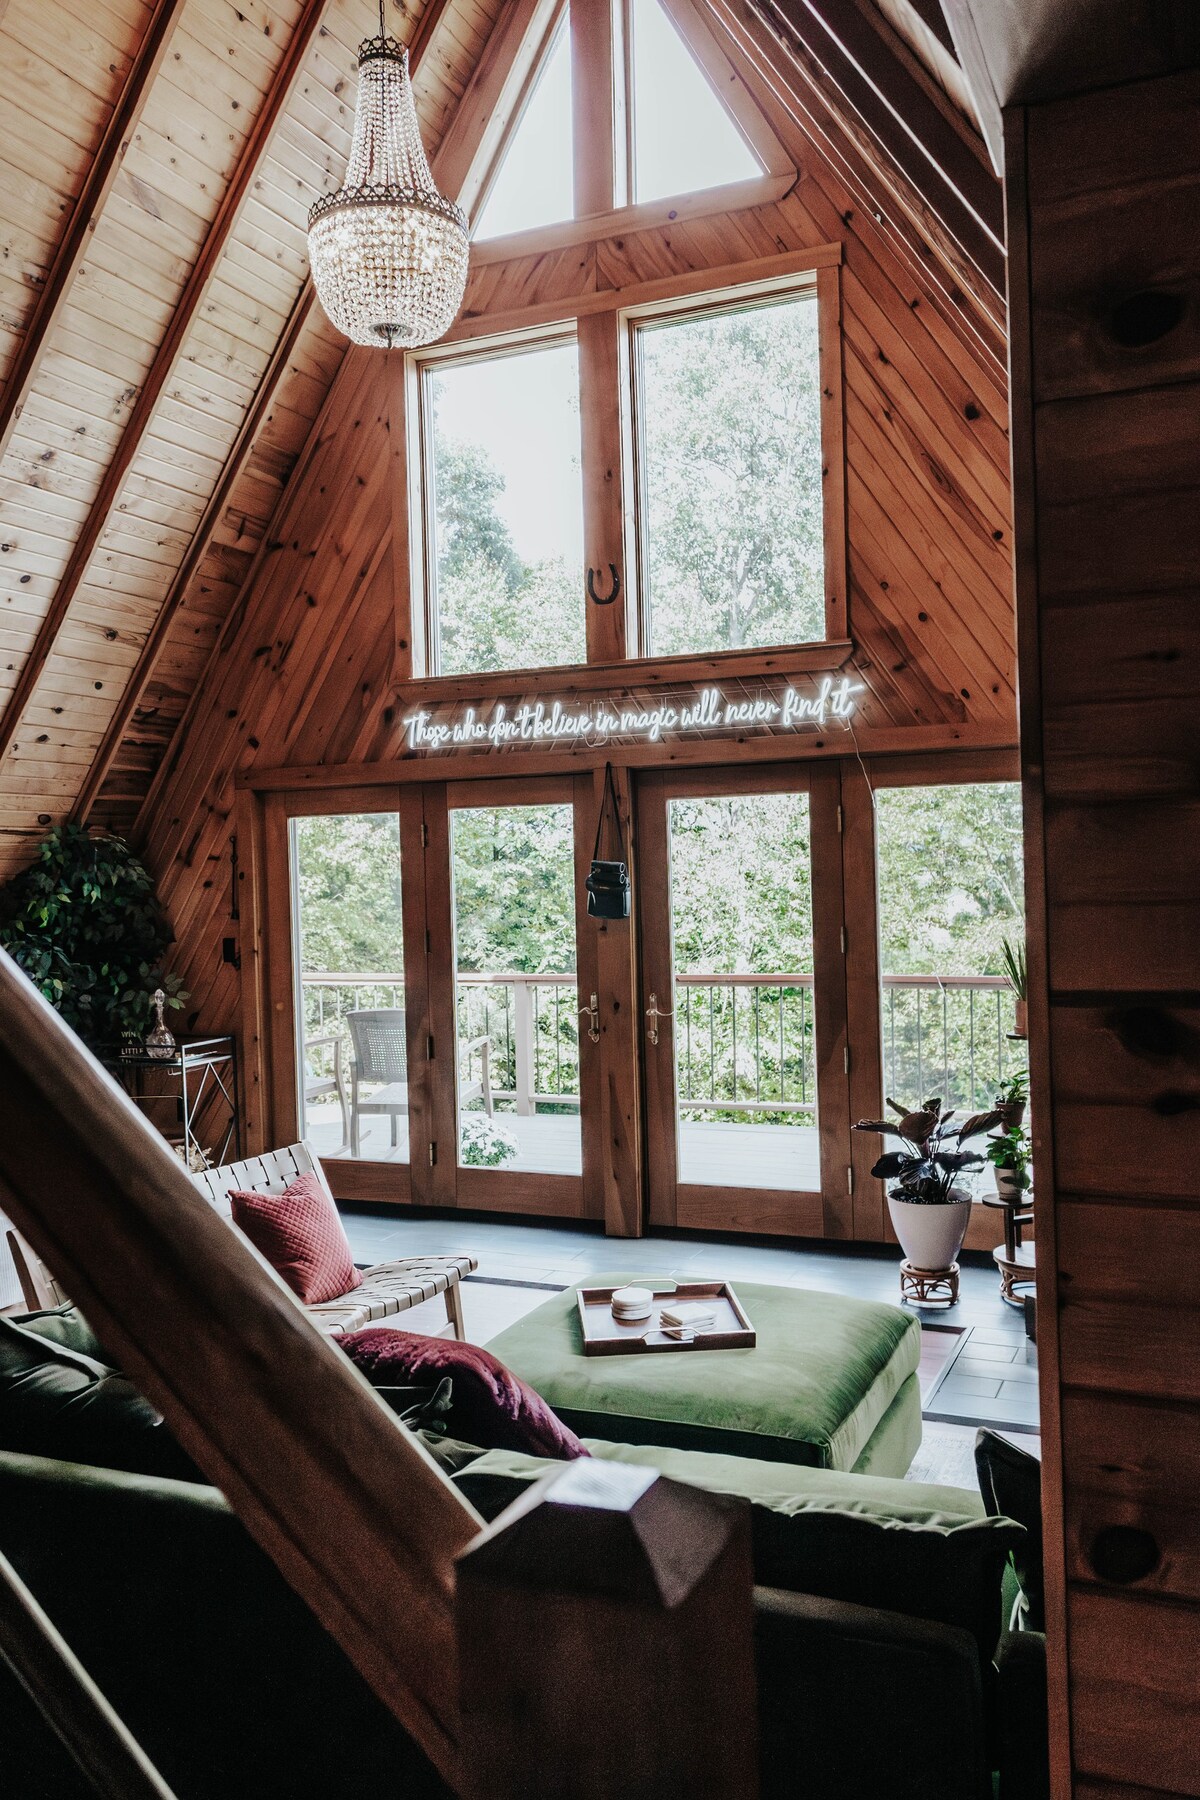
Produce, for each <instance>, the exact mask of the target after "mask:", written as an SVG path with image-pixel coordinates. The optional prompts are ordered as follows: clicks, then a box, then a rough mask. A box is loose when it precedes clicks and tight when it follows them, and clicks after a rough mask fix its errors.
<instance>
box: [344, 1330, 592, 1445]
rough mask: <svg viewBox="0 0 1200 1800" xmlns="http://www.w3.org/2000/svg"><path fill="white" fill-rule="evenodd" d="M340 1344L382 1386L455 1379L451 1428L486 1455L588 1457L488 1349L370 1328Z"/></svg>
mask: <svg viewBox="0 0 1200 1800" xmlns="http://www.w3.org/2000/svg"><path fill="white" fill-rule="evenodd" d="M337 1341H338V1343H339V1344H340V1345H341V1347H342V1349H343V1350H344V1351H345V1352H346V1354H347V1356H349V1358H350V1360H351V1361H352V1362H353V1363H354V1365H355V1367H356V1368H358V1369H360V1370H361V1371H362V1373H363V1374H364V1375H365V1376H366V1378H367V1380H368V1381H369V1382H371V1383H372V1384H373V1385H374V1386H376V1387H389V1386H401V1387H402V1386H406V1385H407V1384H408V1383H409V1382H414V1381H417V1382H419V1381H426V1380H429V1379H430V1378H431V1377H436V1378H437V1379H438V1380H439V1381H440V1380H441V1379H442V1377H443V1376H445V1375H449V1376H450V1377H451V1379H452V1381H453V1383H454V1398H453V1402H452V1404H451V1410H450V1414H449V1417H448V1418H447V1420H446V1428H447V1430H448V1431H449V1433H450V1435H451V1437H456V1438H462V1440H463V1441H464V1443H468V1444H474V1445H476V1446H477V1447H478V1448H479V1449H480V1450H523V1451H525V1452H526V1454H527V1455H529V1456H550V1457H557V1458H558V1459H559V1460H560V1461H561V1462H569V1461H570V1460H571V1458H572V1457H576V1456H587V1455H588V1454H589V1453H588V1451H587V1450H585V1449H584V1447H583V1444H582V1443H581V1442H580V1440H579V1439H578V1438H577V1437H576V1436H575V1433H574V1432H573V1431H571V1430H570V1429H569V1428H568V1427H567V1426H566V1425H564V1424H563V1422H562V1420H561V1419H560V1418H559V1417H558V1414H557V1413H555V1412H553V1411H552V1410H551V1408H550V1407H549V1406H548V1405H547V1404H546V1402H545V1401H544V1400H543V1399H542V1396H541V1395H540V1394H538V1393H535V1392H534V1390H533V1389H532V1388H531V1387H530V1386H529V1385H528V1383H527V1382H524V1381H522V1380H521V1378H520V1376H519V1375H514V1374H513V1372H512V1370H511V1369H506V1368H505V1366H504V1364H503V1363H502V1362H499V1361H498V1360H497V1359H496V1357H494V1356H493V1355H492V1353H491V1351H490V1350H481V1349H480V1348H479V1346H478V1344H461V1343H459V1342H458V1340H457V1339H456V1338H437V1337H421V1336H420V1335H419V1334H418V1333H417V1332H415V1331H392V1330H390V1329H389V1328H388V1327H387V1326H386V1325H372V1326H369V1327H368V1328H367V1329H366V1330H365V1331H348V1332H347V1333H346V1335H345V1336H344V1337H340V1338H339V1339H338V1340H337Z"/></svg>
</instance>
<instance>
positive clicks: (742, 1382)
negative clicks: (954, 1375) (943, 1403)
mask: <svg viewBox="0 0 1200 1800" xmlns="http://www.w3.org/2000/svg"><path fill="white" fill-rule="evenodd" d="M638 1280H641V1281H642V1282H645V1281H646V1280H647V1278H646V1277H645V1276H641V1277H639V1276H636V1275H634V1276H630V1275H597V1276H596V1277H595V1278H594V1279H593V1280H590V1281H588V1282H587V1283H586V1284H585V1285H586V1286H588V1287H615V1286H619V1285H620V1284H621V1283H622V1282H625V1281H638ZM734 1288H735V1291H736V1293H737V1296H738V1299H739V1300H740V1301H741V1303H742V1306H743V1307H744V1309H745V1311H746V1312H747V1313H748V1314H749V1317H750V1322H751V1324H752V1325H753V1326H754V1329H755V1332H756V1333H757V1337H758V1342H757V1344H756V1345H755V1347H754V1349H753V1350H681V1351H679V1352H678V1353H677V1354H672V1353H661V1354H655V1355H632V1356H585V1355H584V1354H583V1341H582V1336H581V1333H580V1329H579V1320H578V1316H577V1313H576V1301H575V1291H574V1289H568V1290H567V1291H566V1292H565V1293H562V1294H556V1295H555V1296H554V1298H553V1299H552V1300H547V1301H546V1303H545V1305H544V1306H539V1307H538V1308H537V1310H536V1311H535V1312H532V1313H530V1314H528V1316H527V1317H526V1318H524V1319H520V1320H518V1322H517V1323H516V1324H515V1325H512V1326H510V1327H509V1329H508V1330H507V1331H502V1332H501V1333H500V1336H499V1337H496V1338H493V1339H492V1340H491V1342H490V1343H489V1344H488V1346H487V1347H488V1349H489V1350H490V1351H491V1352H492V1353H493V1355H495V1356H498V1357H499V1358H500V1360H501V1362H503V1363H506V1364H507V1365H508V1367H509V1368H510V1369H512V1370H513V1371H514V1372H515V1373H516V1374H518V1375H520V1376H521V1377H522V1378H523V1379H524V1380H525V1381H527V1382H528V1383H529V1384H530V1386H531V1387H533V1388H536V1389H537V1391H538V1393H539V1394H541V1395H543V1397H544V1398H545V1399H546V1400H548V1401H549V1403H550V1405H551V1406H552V1407H553V1408H554V1410H555V1412H556V1413H557V1414H558V1415H559V1417H560V1418H561V1419H563V1420H564V1421H565V1423H566V1424H568V1425H569V1426H570V1427H571V1428H572V1430H573V1431H577V1432H578V1433H579V1434H580V1436H581V1437H598V1438H604V1439H605V1440H606V1441H608V1442H615V1443H626V1444H659V1445H663V1446H666V1447H668V1448H672V1449H678V1450H709V1451H716V1452H719V1453H721V1454H725V1455H730V1456H753V1457H756V1458H758V1459H759V1460H760V1461H764V1462H788V1463H807V1464H810V1465H814V1466H816V1467H817V1468H824V1469H846V1470H854V1471H856V1472H857V1473H859V1474H864V1475H903V1474H904V1473H905V1472H906V1471H907V1469H908V1467H909V1464H910V1463H911V1462H912V1459H913V1457H914V1455H915V1454H916V1451H917V1448H918V1446H919V1444H920V1442H921V1390H920V1386H919V1384H918V1381H917V1363H918V1362H919V1360H920V1355H921V1327H920V1323H919V1322H918V1321H917V1320H916V1319H914V1318H912V1317H910V1316H909V1315H908V1314H906V1313H902V1312H901V1311H900V1310H899V1308H898V1307H895V1306H884V1305H881V1304H879V1303H877V1302H875V1301H869V1300H848V1299H846V1298H845V1297H844V1296H843V1295H841V1294H823V1293H815V1292H811V1291H809V1290H808V1289H805V1288H783V1287H759V1286H757V1285H755V1284H754V1283H752V1282H745V1281H738V1282H735V1283H734Z"/></svg>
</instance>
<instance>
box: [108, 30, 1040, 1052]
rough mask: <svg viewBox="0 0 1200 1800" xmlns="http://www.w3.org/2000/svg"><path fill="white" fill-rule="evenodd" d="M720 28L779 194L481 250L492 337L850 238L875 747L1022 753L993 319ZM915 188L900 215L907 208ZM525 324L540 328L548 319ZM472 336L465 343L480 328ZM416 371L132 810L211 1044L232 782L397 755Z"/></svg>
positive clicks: (232, 984) (755, 41) (349, 363)
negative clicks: (1008, 748) (780, 165)
mask: <svg viewBox="0 0 1200 1800" xmlns="http://www.w3.org/2000/svg"><path fill="white" fill-rule="evenodd" d="M715 11H716V13H717V14H718V16H720V15H722V14H727V15H728V25H729V36H728V40H727V43H728V50H729V54H730V55H731V57H733V59H734V61H735V66H736V68H737V70H738V74H739V79H740V80H741V81H742V82H743V83H744V84H745V87H746V89H747V92H748V93H749V94H751V95H752V96H753V98H754V101H755V103H756V104H757V105H759V106H760V107H761V108H762V110H763V112H764V114H765V115H766V116H767V117H768V119H769V120H770V123H771V125H772V127H773V129H774V130H775V132H776V134H777V135H778V137H779V139H780V140H781V142H783V143H784V144H785V146H786V147H787V149H788V151H789V153H790V155H791V156H792V158H793V160H794V162H795V164H796V166H797V168H798V171H799V175H798V179H797V181H796V183H795V186H794V187H793V189H792V191H791V192H790V193H789V194H788V195H786V197H783V198H781V199H778V200H776V201H773V202H772V203H770V204H767V205H760V206H757V207H752V208H749V209H744V210H741V211H738V212H735V213H732V214H722V213H719V212H714V213H709V214H707V216H699V215H697V216H692V217H688V218H686V219H680V220H678V221H674V222H663V223H660V224H656V225H648V226H646V227H645V228H644V229H641V230H637V231H624V230H620V229H618V228H617V226H616V224H615V222H613V223H606V224H605V225H604V226H603V227H602V230H601V233H600V234H599V235H597V236H595V237H591V236H589V235H588V233H587V230H586V226H585V225H583V224H581V223H580V222H576V223H575V224H574V225H573V226H572V227H571V228H570V229H569V230H568V232H567V233H566V241H565V242H564V243H563V244H562V245H561V247H560V248H558V249H553V248H548V247H546V245H545V244H544V243H543V242H541V241H540V240H538V241H531V242H530V243H528V244H526V245H522V244H521V243H512V242H510V243H509V244H508V245H507V246H506V245H505V244H500V245H495V246H489V247H488V248H486V249H485V250H484V251H483V253H482V254H479V255H477V257H476V261H475V265H474V271H473V274H472V278H471V281H470V284H469V290H468V296H467V301H466V306H465V308H464V316H465V317H468V318H469V319H470V320H472V321H474V320H478V321H479V322H480V328H482V326H483V324H485V323H486V324H488V325H489V328H490V324H491V323H492V322H493V321H495V320H496V319H498V318H500V317H501V316H504V317H505V318H507V319H511V320H513V322H515V323H519V322H521V320H522V319H528V318H529V317H530V316H531V315H530V310H529V309H531V308H532V309H539V308H541V309H542V311H543V312H544V313H546V314H549V315H552V314H553V313H554V312H555V309H556V303H560V302H561V301H562V299H563V297H564V296H572V295H577V294H580V293H583V292H585V291H595V290H597V289H598V288H600V287H608V286H623V285H626V284H628V283H631V282H638V281H644V280H648V279H653V278H656V277H659V276H663V275H666V274H674V273H678V272H683V271H689V270H705V269H713V270H722V271H726V272H727V271H728V270H729V269H730V267H731V266H733V265H742V266H743V267H749V266H750V265H752V264H753V263H754V262H755V261H756V260H757V259H762V258H771V257H778V256H779V255H780V254H781V253H785V252H799V251H802V250H804V249H805V248H806V247H815V246H825V247H828V246H831V245H832V246H837V245H841V246H844V267H843V269H842V304H843V319H844V332H843V338H842V364H843V378H844V387H845V479H846V490H847V503H848V509H847V510H848V526H849V593H848V606H849V626H850V635H851V636H852V638H853V639H854V642H855V647H856V648H855V669H856V671H857V674H858V677H859V678H860V679H862V680H863V681H864V682H865V684H866V692H865V693H864V696H863V702H864V703H863V708H862V713H861V722H862V730H861V731H860V734H859V736H860V739H861V741H862V743H863V744H864V746H865V747H870V744H871V742H872V740H873V735H874V734H877V741H878V742H879V743H881V744H884V745H885V746H889V747H892V748H900V747H905V748H909V747H911V748H912V749H930V748H934V747H943V746H944V747H947V748H952V747H955V746H959V747H963V748H965V747H968V746H980V747H995V746H1001V745H1011V744H1014V743H1015V735H1016V719H1015V700H1014V666H1013V659H1014V651H1013V627H1012V608H1011V600H1010V594H1009V582H1010V545H1009V531H1010V525H1009V514H1010V508H1009V482H1008V443H1007V392H1006V383H1005V375H1004V343H1003V316H1002V314H1003V309H1002V306H1001V303H1000V301H999V298H998V296H997V295H996V294H995V292H994V290H991V289H990V288H989V286H988V284H987V282H986V281H985V280H984V279H983V278H982V277H980V276H979V274H978V272H977V271H974V270H973V269H972V268H971V267H970V266H969V265H968V264H967V262H966V259H964V258H962V257H961V255H959V254H958V253H957V252H956V251H955V250H954V247H953V246H952V245H948V244H947V243H946V242H945V241H943V239H942V238H941V237H940V235H939V234H938V232H937V231H936V230H935V229H933V228H932V227H930V228H923V227H922V223H921V220H922V216H923V215H922V208H921V207H920V205H919V203H918V202H917V201H916V200H915V198H914V197H913V196H912V194H911V192H910V191H909V190H907V189H906V188H905V186H904V183H903V180H902V178H901V177H900V176H899V175H898V174H897V173H896V172H895V171H894V170H893V171H891V172H890V174H889V179H888V181H887V182H885V181H883V180H882V178H881V177H880V174H879V171H878V168H877V166H876V164H875V162H874V161H873V160H872V159H871V158H870V157H869V156H868V155H867V153H866V150H865V148H864V144H863V142H862V141H861V137H860V136H859V135H856V134H855V132H854V131H853V130H849V129H847V127H846V124H845V122H844V121H843V119H842V117H841V116H840V115H839V114H838V112H837V111H836V110H835V108H834V107H833V106H832V104H831V103H830V100H829V98H828V96H827V94H826V93H825V90H824V87H823V84H822V82H821V81H820V80H819V79H818V78H817V77H816V76H815V75H814V73H813V71H812V70H811V69H808V68H807V67H806V66H805V65H804V64H803V63H802V62H800V61H797V58H796V53H795V52H794V51H789V50H788V49H787V48H786V47H785V46H783V45H782V44H781V42H780V41H779V39H778V38H777V37H776V36H775V35H774V34H773V33H771V32H770V31H768V30H767V29H766V28H765V27H764V26H763V25H762V23H761V21H760V20H758V19H757V16H756V15H753V14H752V13H751V10H750V9H745V8H737V7H729V8H721V7H717V8H716V9H715ZM901 197H906V200H907V204H901ZM533 316H535V317H536V316H537V312H536V310H535V311H534V314H533ZM474 328H475V326H474V325H468V326H467V327H466V329H474ZM402 373H403V370H402V363H401V359H400V358H399V357H397V356H388V355H384V354H379V353H374V352H366V351H356V350H353V351H351V352H350V353H349V354H348V355H347V357H346V359H345V362H344V364H343V367H342V370H341V373H340V375H339V377H338V379H337V381H336V383H335V385H334V388H333V391H332V393H331V395H330V398H329V400H328V402H327V404H326V407H325V409H324V412H323V414H322V416H321V418H320V420H319V421H318V423H317V426H316V428H315V429H314V432H313V435H312V438H311V440H310V443H309V446H308V448H307V450H306V451H305V453H304V456H303V457H302V459H301V461H300V463H299V464H298V466H297V468H296V471H295V473H294V475H293V478H292V481H291V484H290V487H289V490H288V492H287V494H286V496H285V498H284V500H283V502H282V504H281V507H280V510H279V512H278V514H277V517H276V519H275V521H274V522H273V524H272V527H271V531H270V534H269V538H268V540H267V541H266V542H265V543H264V545H263V548H262V550H261V551H260V553H259V555H258V557H257V560H256V562H255V565H254V567H253V568H252V570H251V574H250V577H249V579H248V580H247V581H246V582H245V584H244V586H243V590H242V593H241V594H240V596H239V598H238V601H237V604H236V606H235V608H234V610H233V613H232V614H231V615H230V618H229V620H228V622H227V624H226V627H225V629H224V632H223V634H222V637H221V640H220V642H219V644H218V647H217V649H216V652H215V654H214V655H213V657H212V659H211V661H210V663H209V665H208V667H207V669H206V671H205V673H204V676H203V678H202V680H201V681H200V682H199V684H198V685H197V688H196V691H195V693H194V695H193V698H192V700H191V703H190V706H189V710H188V713H187V716H186V719H185V722H184V726H183V729H182V730H181V731H180V732H179V733H178V735H177V737H176V741H175V743H174V745H173V747H172V750H171V753H170V755H169V756H168V758H167V759H166V761H165V762H164V764H163V767H162V770H161V772H160V776H159V779H158V780H157V781H156V782H155V785H154V787H153V789H152V791H151V795H150V799H149V803H148V804H147V806H146V807H145V809H144V811H143V816H142V820H141V832H142V836H143V839H144V843H145V847H146V851H147V854H148V857H149V860H150V863H151V866H152V867H153V869H154V871H155V873H156V874H157V876H158V877H159V880H160V883H161V887H162V892H163V896H164V899H165V901H166V904H167V906H168V909H169V911H170V913H171V917H172V919H173V921H174V924H175V928H176V931H177V933H178V938H179V952H178V957H179V963H180V967H181V973H182V974H183V976H184V979H185V982H186V984H187V986H188V987H189V989H190V990H191V993H192V995H193V999H192V1003H191V1004H192V1007H193V1008H194V1010H195V1013H196V1016H197V1018H198V1020H199V1021H200V1023H201V1024H202V1025H203V1026H204V1027H205V1028H206V1029H212V1030H215V1029H218V1028H228V1027H232V1026H235V1025H236V1023H237V1020H238V1016H239V1003H240V984H239V977H238V973H237V971H236V970H235V969H234V968H233V967H232V966H231V965H230V964H228V963H224V962H222V960H221V944H222V940H223V938H225V937H226V936H228V935H229V934H230V933H231V932H233V931H234V930H235V929H236V928H235V927H234V926H233V925H232V924H231V922H230V916H229V914H230V895H231V881H230V863H229V858H230V848H231V844H230V840H231V837H232V835H233V831H234V823H233V813H234V795H235V784H236V782H237V780H238V779H239V777H240V778H245V777H246V776H247V775H248V772H250V771H252V770H253V769H255V768H256V767H259V768H270V767H278V766H279V765H281V764H291V765H295V766H297V767H300V766H302V765H305V764H313V763H325V764H328V763H342V762H363V761H371V760H376V759H386V758H389V757H392V756H395V755H396V754H398V753H399V751H400V748H401V741H402V733H401V731H400V729H399V727H398V724H397V715H398V711H399V710H400V709H401V705H402V701H403V693H402V691H399V690H398V689H397V688H396V686H395V685H394V683H393V680H392V645H393V639H394V637H395V636H398V637H399V639H400V641H401V642H403V641H404V640H405V639H406V637H407V635H408V630H407V609H408V569H407V558H406V554H404V553H402V554H401V555H399V556H397V555H396V554H395V546H396V545H397V544H399V545H400V546H401V549H402V552H403V550H404V545H405V542H406V538H405V532H406V526H405V523H404V520H405V516H406V507H407V503H406V498H405V495H404V494H403V492H402V491H401V489H400V484H399V481H398V465H402V443H403V436H402V432H401V430H400V426H401V423H402V408H403V380H402Z"/></svg>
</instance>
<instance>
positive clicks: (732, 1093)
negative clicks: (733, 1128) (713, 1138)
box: [729, 986, 738, 1100]
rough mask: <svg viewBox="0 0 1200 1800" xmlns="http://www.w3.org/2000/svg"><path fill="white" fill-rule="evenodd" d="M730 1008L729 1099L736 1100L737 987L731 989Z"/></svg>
mask: <svg viewBox="0 0 1200 1800" xmlns="http://www.w3.org/2000/svg"><path fill="white" fill-rule="evenodd" d="M729 1008H730V1014H731V1017H732V1021H733V1024H732V1030H731V1032H730V1040H729V1041H730V1046H731V1051H732V1056H733V1079H732V1080H731V1082H730V1084H729V1098H730V1099H731V1100H736V1099H737V1097H738V1070H737V987H736V986H733V987H731V988H730V990H729Z"/></svg>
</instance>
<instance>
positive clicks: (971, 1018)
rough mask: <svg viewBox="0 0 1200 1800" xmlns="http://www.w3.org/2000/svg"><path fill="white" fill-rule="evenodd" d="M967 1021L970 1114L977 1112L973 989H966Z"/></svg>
mask: <svg viewBox="0 0 1200 1800" xmlns="http://www.w3.org/2000/svg"><path fill="white" fill-rule="evenodd" d="M967 1019H968V1037H969V1042H970V1046H971V1099H970V1107H971V1111H972V1112H977V1111H978V1109H979V1102H978V1100H976V1098H975V989H974V988H968V989H967Z"/></svg>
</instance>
